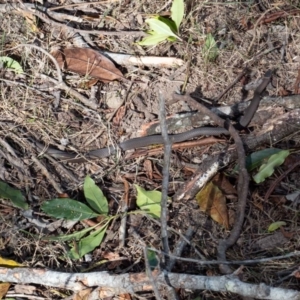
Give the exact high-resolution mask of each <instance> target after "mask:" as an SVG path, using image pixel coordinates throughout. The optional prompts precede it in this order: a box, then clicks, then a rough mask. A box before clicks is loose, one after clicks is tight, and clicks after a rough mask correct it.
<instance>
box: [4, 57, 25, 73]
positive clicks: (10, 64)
mask: <svg viewBox="0 0 300 300" xmlns="http://www.w3.org/2000/svg"><path fill="white" fill-rule="evenodd" d="M0 65H2V66H3V67H4V68H6V69H11V70H12V71H14V72H15V73H17V74H23V73H24V71H23V69H22V67H21V65H20V64H19V63H18V62H17V61H15V60H14V59H12V58H10V57H8V56H0Z"/></svg>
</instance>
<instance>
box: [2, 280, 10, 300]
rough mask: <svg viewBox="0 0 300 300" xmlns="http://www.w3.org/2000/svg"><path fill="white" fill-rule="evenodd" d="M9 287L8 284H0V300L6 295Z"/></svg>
mask: <svg viewBox="0 0 300 300" xmlns="http://www.w3.org/2000/svg"><path fill="white" fill-rule="evenodd" d="M9 287H10V283H6V282H2V283H0V300H1V299H2V298H3V297H4V296H5V295H6V293H7V291H8V289H9Z"/></svg>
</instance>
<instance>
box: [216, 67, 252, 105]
mask: <svg viewBox="0 0 300 300" xmlns="http://www.w3.org/2000/svg"><path fill="white" fill-rule="evenodd" d="M248 71H249V70H248V69H247V68H244V70H243V71H242V72H241V73H240V74H239V75H238V77H237V78H236V79H235V80H234V81H233V82H232V83H231V84H230V85H229V86H228V87H227V88H226V89H225V90H224V91H223V92H221V93H220V94H219V95H218V96H217V97H216V98H215V99H214V100H215V102H216V103H217V102H218V101H220V99H221V98H222V97H223V96H224V95H225V94H226V93H227V92H228V91H229V90H230V89H231V88H232V87H233V86H234V85H235V84H237V83H238V82H239V81H240V80H241V78H243V76H245V75H246V74H247V73H248Z"/></svg>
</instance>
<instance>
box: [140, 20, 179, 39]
mask: <svg viewBox="0 0 300 300" xmlns="http://www.w3.org/2000/svg"><path fill="white" fill-rule="evenodd" d="M145 22H146V23H148V25H149V26H150V28H151V30H153V31H155V32H156V33H157V34H163V35H166V36H174V37H177V38H178V36H177V35H176V34H175V33H174V32H173V31H172V30H171V28H170V27H169V26H168V25H167V24H165V23H164V22H162V21H160V20H158V19H147V20H146V21H145Z"/></svg>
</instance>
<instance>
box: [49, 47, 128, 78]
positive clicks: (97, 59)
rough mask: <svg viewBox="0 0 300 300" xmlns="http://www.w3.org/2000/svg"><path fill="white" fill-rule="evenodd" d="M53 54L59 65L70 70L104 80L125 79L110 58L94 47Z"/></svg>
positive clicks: (60, 51)
mask: <svg viewBox="0 0 300 300" xmlns="http://www.w3.org/2000/svg"><path fill="white" fill-rule="evenodd" d="M52 55H53V56H54V57H55V59H56V60H57V62H58V64H59V66H60V67H61V68H64V69H66V70H68V71H72V72H75V73H78V74H80V75H88V76H91V77H95V78H98V79H99V80H101V81H103V82H110V81H112V80H116V79H124V77H123V74H122V73H121V71H120V70H119V69H117V68H116V66H115V65H114V63H113V62H112V61H111V60H110V59H108V58H107V57H106V56H104V55H102V54H101V53H100V52H98V51H95V50H93V49H89V48H70V49H64V50H59V51H56V52H54V53H52Z"/></svg>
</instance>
